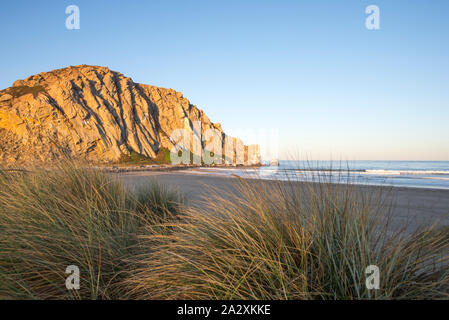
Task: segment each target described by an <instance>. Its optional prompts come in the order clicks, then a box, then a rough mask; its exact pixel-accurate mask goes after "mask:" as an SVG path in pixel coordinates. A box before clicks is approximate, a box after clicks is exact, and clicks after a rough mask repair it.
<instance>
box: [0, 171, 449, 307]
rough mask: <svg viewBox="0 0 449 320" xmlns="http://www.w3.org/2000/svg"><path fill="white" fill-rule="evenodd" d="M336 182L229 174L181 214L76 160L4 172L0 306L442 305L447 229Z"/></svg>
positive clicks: (165, 193) (374, 192) (173, 199)
mask: <svg viewBox="0 0 449 320" xmlns="http://www.w3.org/2000/svg"><path fill="white" fill-rule="evenodd" d="M330 178H332V179H330ZM338 179H339V177H338V176H337V177H335V176H334V177H329V176H320V175H319V176H317V177H315V178H314V179H313V181H314V182H312V183H311V182H300V181H298V180H297V179H294V178H293V179H292V180H291V181H287V182H285V181H284V182H282V181H254V180H246V179H233V180H232V181H234V182H233V185H232V187H230V188H229V189H228V190H222V189H220V190H218V189H213V188H211V187H210V186H209V187H207V190H204V191H205V194H206V195H207V197H206V198H205V199H204V201H203V202H202V203H197V204H196V205H194V206H187V205H185V204H184V201H183V199H182V197H181V196H180V195H179V194H178V193H176V192H173V191H171V190H168V189H166V188H165V187H162V186H161V185H159V184H157V183H156V182H154V183H151V184H149V185H146V186H143V187H140V188H136V189H132V188H129V187H126V186H124V185H123V184H122V183H121V182H120V181H119V180H117V179H116V178H114V177H113V176H111V175H107V174H104V173H102V172H101V171H98V170H94V169H88V168H83V167H80V166H78V165H75V164H73V163H63V164H61V165H59V166H57V167H55V168H53V169H52V170H44V169H34V170H31V171H29V172H6V171H1V170H0V299H436V298H441V299H444V298H448V297H449V290H448V288H449V271H448V270H449V261H448V257H449V254H448V252H449V237H448V233H447V231H443V230H442V229H440V228H439V227H438V226H437V225H435V226H431V227H426V228H422V229H420V230H416V231H414V232H413V233H409V232H408V231H406V230H405V228H393V227H392V226H391V225H390V220H389V217H390V210H391V208H392V204H391V203H390V202H389V200H388V197H386V196H385V190H382V189H381V188H377V189H376V188H371V189H369V190H371V192H366V191H367V190H366V189H363V188H360V187H359V186H354V185H353V184H351V183H350V182H348V183H342V184H334V183H330V181H332V182H338V181H337V180H338ZM229 181H231V180H229ZM345 181H347V179H346V180H345ZM199 188H200V186H199ZM68 265H76V266H78V267H79V268H80V275H81V283H80V290H67V288H66V287H65V280H66V277H67V274H66V273H65V269H66V267H67V266H68ZM369 265H375V266H377V267H378V268H379V271H380V274H379V276H380V284H379V289H377V290H376V289H369V288H368V287H367V286H366V279H367V274H366V272H365V271H366V268H367V267H368V266H369Z"/></svg>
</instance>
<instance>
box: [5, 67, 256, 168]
mask: <svg viewBox="0 0 449 320" xmlns="http://www.w3.org/2000/svg"><path fill="white" fill-rule="evenodd" d="M198 122H199V123H200V130H201V132H202V133H203V132H205V131H206V130H209V129H213V130H216V132H219V134H220V135H221V138H223V141H224V140H225V138H226V135H225V134H224V132H223V130H222V128H221V126H220V124H219V123H212V122H211V121H210V120H209V118H208V117H207V116H206V115H205V114H204V112H203V111H202V110H200V109H198V108H197V107H196V106H194V105H192V104H191V103H190V102H189V100H187V99H186V98H184V97H183V95H182V93H181V92H177V91H175V90H173V89H164V88H159V87H155V86H150V85H144V84H139V83H135V82H133V80H132V79H131V78H129V77H125V76H124V75H122V74H121V73H119V72H115V71H111V70H109V69H108V68H107V67H98V66H87V65H80V66H75V67H68V68H64V69H59V70H54V71H51V72H43V73H40V74H37V75H34V76H31V77H28V78H27V79H25V80H18V81H15V82H14V84H13V86H12V87H10V88H8V89H5V90H2V91H0V162H1V163H3V164H5V163H6V164H21V163H27V162H44V163H45V162H48V161H51V160H54V159H58V158H60V157H61V155H62V154H65V155H69V156H70V157H72V158H74V159H84V160H88V161H92V162H115V161H118V160H119V159H120V158H121V156H122V155H124V154H125V155H126V154H129V153H130V152H132V151H133V152H136V153H138V154H141V155H143V156H146V157H154V156H155V155H156V154H157V152H158V150H159V149H160V148H161V147H163V148H167V149H169V150H171V149H172V147H173V145H174V143H176V141H174V140H173V138H172V137H171V135H172V132H173V131H174V130H176V129H187V130H193V123H198ZM234 140H235V139H234ZM204 144H205V143H204V142H203V143H202V146H203V147H204ZM247 149H248V148H246V150H247ZM234 150H235V147H234ZM234 158H235V156H234ZM247 158H248V157H247Z"/></svg>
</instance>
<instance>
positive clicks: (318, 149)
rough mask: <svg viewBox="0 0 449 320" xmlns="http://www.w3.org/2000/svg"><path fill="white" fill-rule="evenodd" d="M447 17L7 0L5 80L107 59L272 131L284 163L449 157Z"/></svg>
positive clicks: (278, 6) (419, 10)
mask: <svg viewBox="0 0 449 320" xmlns="http://www.w3.org/2000/svg"><path fill="white" fill-rule="evenodd" d="M70 4H75V5H78V6H79V8H80V11H81V29H80V30H67V29H66V28H65V20H66V17H67V15H66V14H65V8H66V7H67V6H68V5H70ZM370 4H375V5H377V6H379V8H380V19H381V21H380V27H381V29H380V30H375V31H372V30H367V29H366V28H365V19H366V16H367V15H366V14H365V8H366V7H367V6H368V5H370ZM448 17H449V1H447V0H440V1H437V0H432V1H425V0H403V1H402V0H394V1H391V0H388V1H387V0H370V1H364V0H340V1H337V0H328V1H323V0H308V1H299V0H294V1H262V0H258V1H245V0H239V1H231V0H226V1H212V0H208V1H195V0H191V1H167V0H164V1H153V0H152V1H99V0H95V1H80V0H71V1H54V0H47V1H39V2H38V1H19V0H15V1H8V2H5V3H2V4H1V11H0V35H1V37H0V38H1V50H0V70H1V73H0V88H6V87H9V86H10V85H11V84H12V82H13V81H14V80H16V79H23V78H25V77H27V76H29V75H32V74H35V73H39V72H42V71H49V70H52V69H56V68H61V67H65V66H68V65H77V64H92V65H104V66H108V67H109V68H111V69H112V70H117V71H120V72H122V73H123V74H125V75H127V76H130V77H132V78H133V79H134V81H136V82H141V83H147V84H152V85H158V86H162V87H170V88H174V89H176V90H178V91H182V92H183V93H184V95H185V96H186V97H187V98H189V99H190V101H191V102H192V103H193V104H196V105H198V106H199V107H200V108H202V109H204V110H205V112H206V113H207V114H208V115H209V117H210V118H211V120H212V121H214V122H220V123H221V124H222V126H223V128H224V130H225V131H226V132H227V133H229V134H235V135H238V134H241V132H242V130H243V131H244V130H247V132H249V130H258V131H259V132H260V130H277V131H278V132H279V136H280V140H281V143H280V144H279V146H280V151H281V153H280V155H281V158H285V157H287V156H288V155H291V154H292V153H294V154H301V155H305V156H307V157H308V158H313V159H329V158H331V157H332V158H333V159H348V160H356V159H357V160H359V159H371V160H375V159H389V160H395V159H404V160H418V159H420V160H449V18H448ZM243 135H245V134H243ZM245 142H246V141H245ZM249 142H251V141H249Z"/></svg>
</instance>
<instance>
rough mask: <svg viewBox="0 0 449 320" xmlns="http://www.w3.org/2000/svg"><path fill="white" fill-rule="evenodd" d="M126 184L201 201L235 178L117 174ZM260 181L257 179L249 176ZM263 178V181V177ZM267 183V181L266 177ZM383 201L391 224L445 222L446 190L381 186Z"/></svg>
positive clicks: (448, 218) (448, 215) (230, 186)
mask: <svg viewBox="0 0 449 320" xmlns="http://www.w3.org/2000/svg"><path fill="white" fill-rule="evenodd" d="M118 177H119V179H121V180H122V181H123V182H124V183H125V184H126V185H128V186H130V187H137V186H139V185H142V184H145V183H149V182H151V181H152V180H153V181H154V180H157V181H158V182H159V183H161V184H163V185H166V186H168V187H170V188H175V189H177V190H178V191H179V192H181V193H182V194H183V195H184V196H185V198H186V200H187V201H188V203H189V204H190V205H201V203H200V200H201V199H204V197H206V198H207V196H208V192H209V190H210V189H211V188H212V187H214V188H218V189H220V190H230V191H233V190H234V191H235V187H234V183H235V182H236V181H235V180H236V179H235V178H230V177H223V176H216V175H214V176H209V175H197V174H192V173H189V172H128V173H120V174H118ZM249 181H250V182H251V183H260V180H255V179H254V180H249ZM266 182H267V181H266ZM267 183H270V182H269V181H268V182H267ZM354 188H358V189H359V190H361V191H362V192H366V193H373V192H376V191H377V190H378V188H379V187H376V186H362V185H357V186H354ZM382 188H383V190H384V191H383V194H385V197H386V199H387V201H389V200H391V201H392V203H393V208H392V212H391V226H392V227H394V228H401V227H406V229H407V230H409V231H412V230H415V229H416V228H418V227H420V226H424V225H429V224H432V223H437V222H439V223H441V225H449V190H440V189H421V188H402V187H382Z"/></svg>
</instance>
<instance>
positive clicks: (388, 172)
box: [193, 160, 449, 189]
mask: <svg viewBox="0 0 449 320" xmlns="http://www.w3.org/2000/svg"><path fill="white" fill-rule="evenodd" d="M265 164H267V166H263V167H260V168H245V169H240V168H232V169H229V168H200V169H195V170H193V171H194V172H195V173H198V174H209V175H210V174H216V175H224V176H231V175H236V176H240V177H246V178H256V179H269V180H271V179H278V180H292V179H293V180H301V181H312V180H313V181H316V180H317V179H318V178H319V179H321V181H331V182H335V183H346V182H347V181H348V180H349V181H351V182H352V183H356V184H366V185H385V186H399V187H415V188H433V189H449V161H347V162H343V161H282V160H281V161H280V165H279V166H269V162H265Z"/></svg>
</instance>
